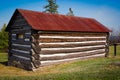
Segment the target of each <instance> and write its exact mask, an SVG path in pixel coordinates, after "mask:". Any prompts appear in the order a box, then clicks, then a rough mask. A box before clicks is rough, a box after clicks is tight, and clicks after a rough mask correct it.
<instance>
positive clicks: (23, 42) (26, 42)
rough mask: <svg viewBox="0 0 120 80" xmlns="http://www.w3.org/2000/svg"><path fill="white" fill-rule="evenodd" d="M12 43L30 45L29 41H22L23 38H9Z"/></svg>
mask: <svg viewBox="0 0 120 80" xmlns="http://www.w3.org/2000/svg"><path fill="white" fill-rule="evenodd" d="M11 43H12V44H21V45H31V41H24V39H21V40H11Z"/></svg>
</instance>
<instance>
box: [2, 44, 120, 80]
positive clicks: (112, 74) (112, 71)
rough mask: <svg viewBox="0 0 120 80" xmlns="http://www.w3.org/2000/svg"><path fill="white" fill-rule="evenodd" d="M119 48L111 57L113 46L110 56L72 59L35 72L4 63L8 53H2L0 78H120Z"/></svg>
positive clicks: (26, 79) (83, 79)
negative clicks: (119, 64) (114, 55)
mask: <svg viewBox="0 0 120 80" xmlns="http://www.w3.org/2000/svg"><path fill="white" fill-rule="evenodd" d="M117 48H119V49H120V46H118V47H117ZM119 49H118V50H117V57H111V56H113V47H110V57H108V58H105V57H103V58H93V59H86V60H78V61H72V62H67V63H63V64H57V65H51V66H46V67H41V68H39V70H37V71H34V72H33V71H26V70H23V69H19V68H15V67H11V66H6V65H4V64H2V62H6V61H7V54H5V53H0V80H120V66H116V65H115V64H113V63H116V62H120V50H119ZM2 58H3V59H2Z"/></svg>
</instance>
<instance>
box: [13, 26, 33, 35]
mask: <svg viewBox="0 0 120 80" xmlns="http://www.w3.org/2000/svg"><path fill="white" fill-rule="evenodd" d="M23 26H24V27H25V26H27V25H23ZM30 32H31V29H15V30H11V33H12V34H23V33H30Z"/></svg>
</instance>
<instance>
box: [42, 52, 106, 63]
mask: <svg viewBox="0 0 120 80" xmlns="http://www.w3.org/2000/svg"><path fill="white" fill-rule="evenodd" d="M102 53H105V51H99V52H98V51H97V52H91V53H90V52H89V53H84V54H72V55H66V56H54V57H41V61H47V60H61V59H68V58H77V57H84V56H90V55H96V54H102Z"/></svg>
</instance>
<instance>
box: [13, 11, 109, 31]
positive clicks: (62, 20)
mask: <svg viewBox="0 0 120 80" xmlns="http://www.w3.org/2000/svg"><path fill="white" fill-rule="evenodd" d="M16 12H18V13H20V14H21V15H22V16H23V17H24V18H25V20H26V21H27V22H28V24H29V25H30V26H31V27H32V29H34V30H47V31H82V32H110V30H109V29H108V28H106V27H105V26H104V25H102V24H101V23H99V22H98V21H96V20H95V19H92V18H83V17H75V16H65V15H59V14H50V13H43V12H37V11H30V10H23V9H17V10H16ZM13 16H14V15H13Z"/></svg>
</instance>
